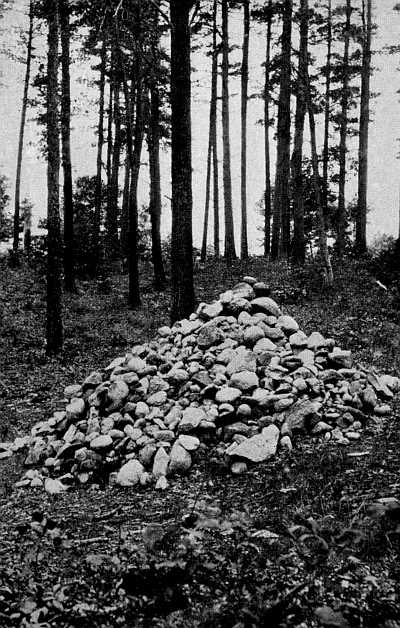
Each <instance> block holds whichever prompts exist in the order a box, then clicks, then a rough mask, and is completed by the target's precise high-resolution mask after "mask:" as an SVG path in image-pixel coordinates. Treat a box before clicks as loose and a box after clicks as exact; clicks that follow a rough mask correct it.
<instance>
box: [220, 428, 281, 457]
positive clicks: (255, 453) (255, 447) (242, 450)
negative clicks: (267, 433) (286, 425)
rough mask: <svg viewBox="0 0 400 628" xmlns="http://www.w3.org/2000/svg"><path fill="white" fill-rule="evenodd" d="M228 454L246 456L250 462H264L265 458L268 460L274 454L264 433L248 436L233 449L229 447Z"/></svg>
mask: <svg viewBox="0 0 400 628" xmlns="http://www.w3.org/2000/svg"><path fill="white" fill-rule="evenodd" d="M276 429H278V428H276ZM278 433H279V430H278ZM227 454H228V456H230V457H235V458H244V459H245V460H249V461H250V462H264V460H268V458H270V457H271V456H273V455H274V454H273V453H272V450H271V445H269V444H268V443H267V441H266V439H265V438H264V436H263V435H262V434H256V435H255V436H251V438H246V440H245V441H243V442H242V443H240V445H238V446H237V447H235V448H233V449H232V450H231V449H229V450H228V451H227Z"/></svg>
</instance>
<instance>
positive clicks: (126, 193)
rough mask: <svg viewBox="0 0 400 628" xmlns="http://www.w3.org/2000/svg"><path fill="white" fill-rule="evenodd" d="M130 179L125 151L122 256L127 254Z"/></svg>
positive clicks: (127, 155) (127, 157)
mask: <svg viewBox="0 0 400 628" xmlns="http://www.w3.org/2000/svg"><path fill="white" fill-rule="evenodd" d="M130 181H131V166H130V161H129V153H128V150H127V151H126V156H125V172H124V190H123V193H122V211H121V235H120V240H121V253H122V256H123V257H127V256H128V239H129V235H128V234H129V195H130Z"/></svg>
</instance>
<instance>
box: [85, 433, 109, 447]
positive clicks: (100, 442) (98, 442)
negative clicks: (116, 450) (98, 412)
mask: <svg viewBox="0 0 400 628" xmlns="http://www.w3.org/2000/svg"><path fill="white" fill-rule="evenodd" d="M112 444H113V440H112V438H111V436H110V435H109V434H102V435H100V436H96V438H94V439H93V440H91V441H90V447H91V449H94V450H102V449H109V448H110V447H111V446H112Z"/></svg>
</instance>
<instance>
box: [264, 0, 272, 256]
mask: <svg viewBox="0 0 400 628" xmlns="http://www.w3.org/2000/svg"><path fill="white" fill-rule="evenodd" d="M267 20H268V21H267V39H266V49H265V81H264V160H265V162H264V163H265V195H264V205H265V214H264V255H265V257H267V256H268V255H269V253H270V250H271V161H270V147H269V128H270V124H271V120H270V113H269V101H270V90H271V81H270V72H271V71H270V65H271V36H272V35H271V31H272V0H269V2H268V14H267Z"/></svg>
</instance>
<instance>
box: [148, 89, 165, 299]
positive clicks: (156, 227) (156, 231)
mask: <svg viewBox="0 0 400 628" xmlns="http://www.w3.org/2000/svg"><path fill="white" fill-rule="evenodd" d="M148 147H149V166H150V168H149V169H150V207H149V209H150V220H151V256H152V260H153V270H154V287H155V288H156V290H163V289H164V288H165V283H166V278H165V271H164V262H163V256H162V247H161V211H162V208H161V170H160V94H159V91H158V86H157V85H156V84H153V85H152V86H151V89H150V121H149V132H148Z"/></svg>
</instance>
